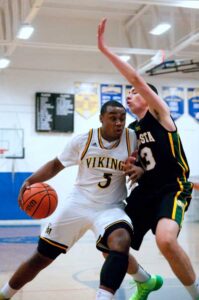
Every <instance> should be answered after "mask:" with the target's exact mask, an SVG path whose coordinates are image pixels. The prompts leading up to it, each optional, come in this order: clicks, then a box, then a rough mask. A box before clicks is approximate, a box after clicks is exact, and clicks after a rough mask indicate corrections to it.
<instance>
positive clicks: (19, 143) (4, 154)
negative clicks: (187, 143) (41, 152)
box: [0, 128, 24, 159]
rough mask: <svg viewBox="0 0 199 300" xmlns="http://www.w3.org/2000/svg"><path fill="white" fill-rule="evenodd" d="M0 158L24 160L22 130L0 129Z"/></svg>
mask: <svg viewBox="0 0 199 300" xmlns="http://www.w3.org/2000/svg"><path fill="white" fill-rule="evenodd" d="M0 158H13V159H14V158H24V131H23V129H12V128H0Z"/></svg>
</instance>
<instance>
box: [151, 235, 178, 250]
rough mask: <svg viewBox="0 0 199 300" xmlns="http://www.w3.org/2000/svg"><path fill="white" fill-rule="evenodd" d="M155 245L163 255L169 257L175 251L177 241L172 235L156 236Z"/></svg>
mask: <svg viewBox="0 0 199 300" xmlns="http://www.w3.org/2000/svg"><path fill="white" fill-rule="evenodd" d="M156 243H157V245H158V248H159V249H160V251H161V252H162V253H163V254H164V255H169V253H173V251H175V248H176V245H177V240H176V238H174V237H173V236H172V235H170V234H165V235H164V236H160V235H158V236H156Z"/></svg>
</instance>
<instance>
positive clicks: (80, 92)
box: [75, 82, 99, 119]
mask: <svg viewBox="0 0 199 300" xmlns="http://www.w3.org/2000/svg"><path fill="white" fill-rule="evenodd" d="M75 111H76V112H77V113H78V114H80V115H81V116H82V117H84V118H85V119H89V118H90V117H92V116H93V115H95V114H96V113H97V112H98V111H99V102H98V84H97V83H85V82H75Z"/></svg>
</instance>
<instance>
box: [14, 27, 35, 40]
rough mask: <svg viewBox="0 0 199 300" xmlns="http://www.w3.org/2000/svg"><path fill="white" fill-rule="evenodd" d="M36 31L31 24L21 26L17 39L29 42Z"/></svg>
mask: <svg viewBox="0 0 199 300" xmlns="http://www.w3.org/2000/svg"><path fill="white" fill-rule="evenodd" d="M33 31H34V28H33V27H32V26H31V25H29V24H24V25H22V26H21V28H20V30H19V32H18V33H17V38H18V39H22V40H27V39H29V38H30V36H31V35H32V33H33Z"/></svg>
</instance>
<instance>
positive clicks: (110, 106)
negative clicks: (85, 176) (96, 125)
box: [100, 100, 126, 141]
mask: <svg viewBox="0 0 199 300" xmlns="http://www.w3.org/2000/svg"><path fill="white" fill-rule="evenodd" d="M125 121H126V110H125V107H124V106H123V105H122V104H121V103H119V102H118V101H114V100H111V101H108V102H106V103H105V104H103V106H102V108H101V111H100V122H101V123H102V128H101V130H102V136H103V137H104V138H105V139H107V140H109V141H114V140H116V139H119V138H120V136H121V135H122V132H123V129H124V126H125Z"/></svg>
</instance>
